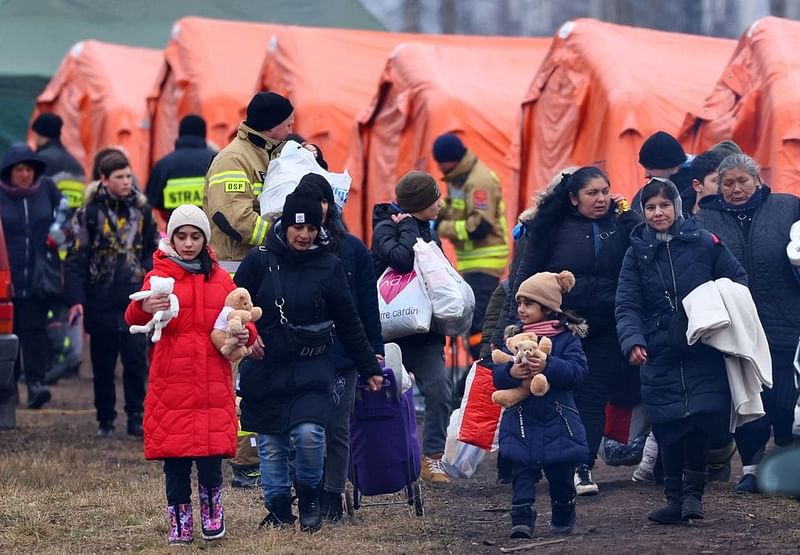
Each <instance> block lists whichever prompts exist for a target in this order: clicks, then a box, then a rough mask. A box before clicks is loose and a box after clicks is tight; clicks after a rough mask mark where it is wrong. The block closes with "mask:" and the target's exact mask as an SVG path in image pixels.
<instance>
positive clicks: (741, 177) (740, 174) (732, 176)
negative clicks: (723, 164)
mask: <svg viewBox="0 0 800 555" xmlns="http://www.w3.org/2000/svg"><path fill="white" fill-rule="evenodd" d="M760 184H761V180H760V179H758V178H754V177H753V176H752V175H750V174H749V173H747V170H745V169H744V168H731V169H729V170H725V173H724V174H722V176H721V181H720V183H719V190H720V192H721V193H722V198H723V199H725V202H727V203H728V204H733V205H739V204H744V203H745V202H747V201H748V200H749V199H750V197H751V196H753V193H755V192H756V188H757V187H758V186H759V185H760Z"/></svg>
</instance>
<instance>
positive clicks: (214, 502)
mask: <svg viewBox="0 0 800 555" xmlns="http://www.w3.org/2000/svg"><path fill="white" fill-rule="evenodd" d="M197 487H198V489H199V490H200V522H201V523H202V526H201V528H202V530H203V532H202V534H203V539H204V540H218V539H220V538H222V537H224V536H225V516H224V512H223V509H222V486H221V485H220V486H217V487H215V488H207V487H205V486H204V485H203V484H198V485H197Z"/></svg>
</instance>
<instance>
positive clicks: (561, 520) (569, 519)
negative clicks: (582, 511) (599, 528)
mask: <svg viewBox="0 0 800 555" xmlns="http://www.w3.org/2000/svg"><path fill="white" fill-rule="evenodd" d="M550 506H551V508H552V510H553V516H552V517H551V519H550V533H551V534H565V535H566V534H571V533H572V527H573V526H575V499H574V498H573V499H571V500H570V501H566V502H564V501H560V502H559V501H552V502H551V503H550Z"/></svg>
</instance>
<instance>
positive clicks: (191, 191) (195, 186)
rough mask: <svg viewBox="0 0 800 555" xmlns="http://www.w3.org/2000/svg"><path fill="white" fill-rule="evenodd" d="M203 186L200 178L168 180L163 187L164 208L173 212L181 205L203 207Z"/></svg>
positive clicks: (202, 179)
mask: <svg viewBox="0 0 800 555" xmlns="http://www.w3.org/2000/svg"><path fill="white" fill-rule="evenodd" d="M204 185H205V178H204V177H202V176H199V177H181V178H175V179H168V180H167V185H166V187H164V208H166V209H167V210H174V209H175V208H177V207H178V206H180V205H181V204H194V205H195V206H203V187H204Z"/></svg>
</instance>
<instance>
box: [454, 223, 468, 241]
mask: <svg viewBox="0 0 800 555" xmlns="http://www.w3.org/2000/svg"><path fill="white" fill-rule="evenodd" d="M453 229H454V230H455V232H456V240H458V241H466V240H467V239H469V233H468V232H467V221H466V220H457V221H456V223H455V224H454V225H453Z"/></svg>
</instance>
